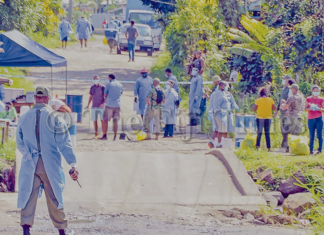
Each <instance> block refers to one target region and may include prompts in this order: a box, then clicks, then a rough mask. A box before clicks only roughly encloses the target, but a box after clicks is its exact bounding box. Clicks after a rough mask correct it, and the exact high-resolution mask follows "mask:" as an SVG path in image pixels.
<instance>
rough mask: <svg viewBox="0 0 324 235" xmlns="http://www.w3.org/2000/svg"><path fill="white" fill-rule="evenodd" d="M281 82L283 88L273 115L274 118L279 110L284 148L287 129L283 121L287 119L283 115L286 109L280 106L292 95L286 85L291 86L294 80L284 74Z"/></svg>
mask: <svg viewBox="0 0 324 235" xmlns="http://www.w3.org/2000/svg"><path fill="white" fill-rule="evenodd" d="M281 82H282V85H283V86H284V88H283V89H282V90H281V94H280V98H279V102H278V105H277V110H276V112H275V113H274V115H273V116H274V117H275V118H276V117H277V115H278V112H279V111H280V128H281V134H282V142H281V148H286V147H287V144H288V130H285V121H287V120H286V119H287V118H286V117H285V113H286V111H284V110H281V109H280V107H281V104H282V103H283V102H285V101H287V99H288V97H289V96H292V93H291V91H290V89H289V88H288V87H289V86H291V85H292V84H293V83H295V81H294V80H293V79H292V77H291V76H290V75H285V76H284V77H283V78H282V81H281Z"/></svg>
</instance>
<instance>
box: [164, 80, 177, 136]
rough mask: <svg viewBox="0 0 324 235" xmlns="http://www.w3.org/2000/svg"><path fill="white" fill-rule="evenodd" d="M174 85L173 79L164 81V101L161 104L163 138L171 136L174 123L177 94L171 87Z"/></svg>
mask: <svg viewBox="0 0 324 235" xmlns="http://www.w3.org/2000/svg"><path fill="white" fill-rule="evenodd" d="M174 85H175V82H174V81H173V80H169V81H167V82H166V83H165V88H166V89H165V92H164V95H165V102H164V103H163V105H162V108H163V113H162V120H164V123H165V129H164V138H168V137H170V138H172V137H173V130H174V125H175V124H176V118H177V106H179V95H178V93H177V92H176V90H175V89H174V88H173V87H174Z"/></svg>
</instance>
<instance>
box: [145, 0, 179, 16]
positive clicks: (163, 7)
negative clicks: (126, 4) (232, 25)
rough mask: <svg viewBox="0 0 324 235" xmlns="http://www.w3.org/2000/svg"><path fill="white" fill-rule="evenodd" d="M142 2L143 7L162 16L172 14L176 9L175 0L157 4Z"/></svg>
mask: <svg viewBox="0 0 324 235" xmlns="http://www.w3.org/2000/svg"><path fill="white" fill-rule="evenodd" d="M142 2H143V4H144V5H147V6H150V7H151V8H152V9H154V10H155V11H157V12H159V13H162V14H168V13H171V12H174V11H175V9H176V7H175V4H176V3H177V2H176V1H175V0H161V1H159V2H156V1H151V0H142ZM161 2H165V3H161ZM168 3H170V4H168Z"/></svg>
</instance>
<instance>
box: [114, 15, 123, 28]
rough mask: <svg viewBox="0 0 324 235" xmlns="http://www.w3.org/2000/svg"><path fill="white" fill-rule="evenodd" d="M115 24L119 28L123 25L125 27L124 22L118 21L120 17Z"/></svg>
mask: <svg viewBox="0 0 324 235" xmlns="http://www.w3.org/2000/svg"><path fill="white" fill-rule="evenodd" d="M115 23H116V25H117V26H118V28H120V27H122V25H123V24H122V22H120V20H119V19H118V16H116V18H115Z"/></svg>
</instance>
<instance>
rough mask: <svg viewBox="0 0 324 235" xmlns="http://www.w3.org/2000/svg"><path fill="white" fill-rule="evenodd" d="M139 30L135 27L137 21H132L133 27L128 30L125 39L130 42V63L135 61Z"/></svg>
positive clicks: (128, 45) (128, 46)
mask: <svg viewBox="0 0 324 235" xmlns="http://www.w3.org/2000/svg"><path fill="white" fill-rule="evenodd" d="M138 35H139V34H138V29H137V28H136V27H135V21H134V20H131V25H130V26H129V27H128V28H127V29H126V32H125V37H126V39H127V41H128V44H127V48H128V53H129V60H128V62H131V61H133V62H134V61H135V45H136V38H137V37H138Z"/></svg>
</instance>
